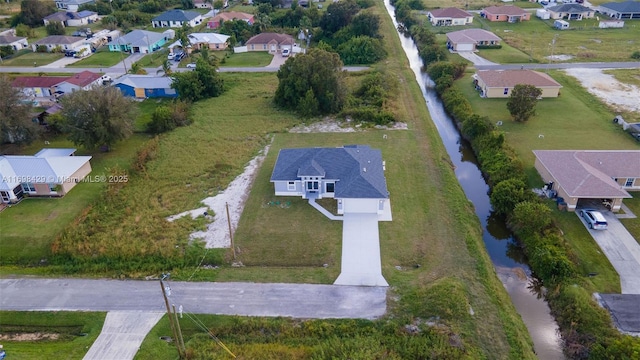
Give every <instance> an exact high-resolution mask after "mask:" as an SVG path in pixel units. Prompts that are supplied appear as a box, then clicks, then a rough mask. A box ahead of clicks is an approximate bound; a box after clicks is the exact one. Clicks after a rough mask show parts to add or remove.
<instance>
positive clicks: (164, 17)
mask: <svg viewBox="0 0 640 360" xmlns="http://www.w3.org/2000/svg"><path fill="white" fill-rule="evenodd" d="M198 16H201V15H200V13H199V12H195V11H185V10H177V9H176V10H169V11H165V12H163V13H162V14H160V15H158V16H156V17H154V18H153V19H152V20H151V21H187V22H188V21H191V20H193V19H195V18H197V17H198Z"/></svg>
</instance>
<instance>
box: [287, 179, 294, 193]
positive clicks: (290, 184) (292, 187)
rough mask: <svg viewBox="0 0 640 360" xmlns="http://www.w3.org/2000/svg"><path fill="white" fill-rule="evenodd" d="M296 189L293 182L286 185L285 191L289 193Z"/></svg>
mask: <svg viewBox="0 0 640 360" xmlns="http://www.w3.org/2000/svg"><path fill="white" fill-rule="evenodd" d="M295 189H296V183H295V181H289V182H288V183H287V190H289V191H294V190H295Z"/></svg>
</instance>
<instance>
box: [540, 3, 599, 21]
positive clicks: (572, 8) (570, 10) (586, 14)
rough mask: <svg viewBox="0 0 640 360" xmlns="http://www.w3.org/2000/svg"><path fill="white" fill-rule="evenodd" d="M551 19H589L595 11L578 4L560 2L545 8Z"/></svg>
mask: <svg viewBox="0 0 640 360" xmlns="http://www.w3.org/2000/svg"><path fill="white" fill-rule="evenodd" d="M547 11H548V12H549V15H550V16H551V18H552V19H553V20H558V19H560V20H582V19H591V18H592V17H594V15H595V11H594V10H592V9H590V8H588V7H586V6H582V5H580V4H562V5H556V6H551V7H549V8H547Z"/></svg>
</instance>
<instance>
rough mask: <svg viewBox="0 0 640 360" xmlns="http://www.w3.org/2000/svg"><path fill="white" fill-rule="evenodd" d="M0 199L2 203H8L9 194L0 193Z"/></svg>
mask: <svg viewBox="0 0 640 360" xmlns="http://www.w3.org/2000/svg"><path fill="white" fill-rule="evenodd" d="M0 198H1V199H2V202H9V200H10V199H9V193H8V192H6V191H0Z"/></svg>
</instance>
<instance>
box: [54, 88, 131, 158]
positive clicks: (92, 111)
mask: <svg viewBox="0 0 640 360" xmlns="http://www.w3.org/2000/svg"><path fill="white" fill-rule="evenodd" d="M61 103H62V111H61V113H62V115H63V116H64V118H65V122H64V124H63V131H64V132H65V133H68V134H69V140H71V141H72V142H73V143H74V144H76V145H80V146H83V147H85V148H87V149H95V148H98V147H104V150H106V151H109V149H110V147H111V145H113V144H114V143H115V142H117V141H119V140H123V139H126V138H128V137H129V136H130V135H131V134H132V133H133V122H134V119H135V118H136V112H137V107H136V104H135V103H134V102H133V101H132V100H131V99H129V98H125V97H124V96H123V95H122V93H121V92H120V90H119V89H117V88H115V87H111V86H104V87H102V86H101V87H96V88H93V89H90V90H86V91H76V92H73V93H71V94H69V95H66V96H64V97H63V98H62V100H61Z"/></svg>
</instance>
